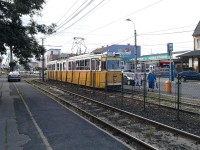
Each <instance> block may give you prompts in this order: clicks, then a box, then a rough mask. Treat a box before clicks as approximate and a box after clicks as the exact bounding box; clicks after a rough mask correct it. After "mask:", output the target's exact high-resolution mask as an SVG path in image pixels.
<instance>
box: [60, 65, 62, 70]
mask: <svg viewBox="0 0 200 150" xmlns="http://www.w3.org/2000/svg"><path fill="white" fill-rule="evenodd" d="M60 70H61V71H62V63H60Z"/></svg>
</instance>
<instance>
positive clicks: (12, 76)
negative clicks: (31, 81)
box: [8, 71, 21, 82]
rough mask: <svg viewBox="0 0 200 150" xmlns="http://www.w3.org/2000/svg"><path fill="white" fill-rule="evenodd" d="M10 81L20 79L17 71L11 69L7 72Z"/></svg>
mask: <svg viewBox="0 0 200 150" xmlns="http://www.w3.org/2000/svg"><path fill="white" fill-rule="evenodd" d="M10 81H19V82H20V81H21V76H20V73H19V72H18V71H11V72H9V74H8V82H10Z"/></svg>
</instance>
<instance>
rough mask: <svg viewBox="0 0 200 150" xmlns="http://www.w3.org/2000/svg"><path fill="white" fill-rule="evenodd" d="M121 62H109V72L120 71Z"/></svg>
mask: <svg viewBox="0 0 200 150" xmlns="http://www.w3.org/2000/svg"><path fill="white" fill-rule="evenodd" d="M119 64H120V61H119V60H107V70H114V71H120V65H119Z"/></svg>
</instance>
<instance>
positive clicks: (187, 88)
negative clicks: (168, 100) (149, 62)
mask: <svg viewBox="0 0 200 150" xmlns="http://www.w3.org/2000/svg"><path fill="white" fill-rule="evenodd" d="M167 80H168V78H160V79H159V78H157V83H158V85H159V88H155V89H154V91H155V92H159V90H160V93H162V94H169V93H168V92H166V83H165V82H166V81H167ZM177 83H178V81H177V79H175V81H172V82H171V94H169V95H174V96H177V92H178V84H177ZM124 88H127V89H133V90H134V89H136V90H141V91H142V90H143V86H141V89H139V87H138V86H136V87H134V86H133V87H132V86H129V85H124ZM179 88H180V97H182V98H189V99H191V100H200V90H199V89H200V81H192V80H188V81H186V82H181V84H180V86H179Z"/></svg>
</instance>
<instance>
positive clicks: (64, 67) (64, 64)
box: [63, 62, 66, 70]
mask: <svg viewBox="0 0 200 150" xmlns="http://www.w3.org/2000/svg"><path fill="white" fill-rule="evenodd" d="M63 70H66V63H65V62H64V63H63Z"/></svg>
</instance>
